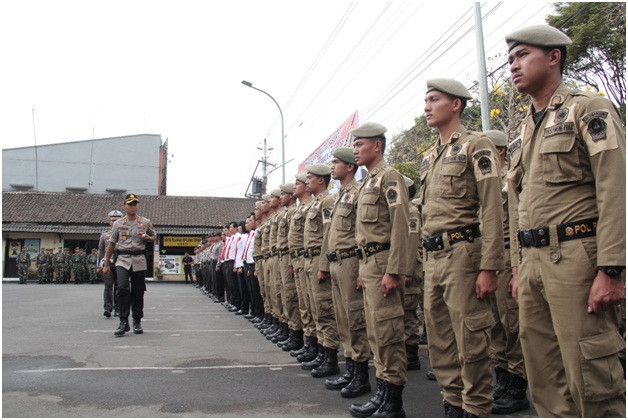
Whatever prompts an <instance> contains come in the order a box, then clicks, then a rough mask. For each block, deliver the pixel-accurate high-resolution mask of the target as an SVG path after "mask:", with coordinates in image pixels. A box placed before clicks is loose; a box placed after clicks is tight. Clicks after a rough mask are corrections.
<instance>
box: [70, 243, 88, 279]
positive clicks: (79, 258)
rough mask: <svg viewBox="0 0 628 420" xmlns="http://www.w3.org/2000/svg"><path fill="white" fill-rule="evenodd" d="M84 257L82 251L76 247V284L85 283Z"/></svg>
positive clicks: (73, 266)
mask: <svg viewBox="0 0 628 420" xmlns="http://www.w3.org/2000/svg"><path fill="white" fill-rule="evenodd" d="M83 265H84V263H83V255H82V254H81V249H80V248H79V247H76V248H75V249H74V255H73V256H72V270H73V271H74V284H81V283H83V282H84V281H85V274H84V272H83Z"/></svg>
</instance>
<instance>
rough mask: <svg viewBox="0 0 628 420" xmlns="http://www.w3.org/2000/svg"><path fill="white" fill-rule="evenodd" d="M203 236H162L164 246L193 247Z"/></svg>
mask: <svg viewBox="0 0 628 420" xmlns="http://www.w3.org/2000/svg"><path fill="white" fill-rule="evenodd" d="M202 240H203V238H202V237H201V236H164V237H163V244H164V247H181V248H194V247H195V246H197V245H198V244H199V243H200V242H201V241H202Z"/></svg>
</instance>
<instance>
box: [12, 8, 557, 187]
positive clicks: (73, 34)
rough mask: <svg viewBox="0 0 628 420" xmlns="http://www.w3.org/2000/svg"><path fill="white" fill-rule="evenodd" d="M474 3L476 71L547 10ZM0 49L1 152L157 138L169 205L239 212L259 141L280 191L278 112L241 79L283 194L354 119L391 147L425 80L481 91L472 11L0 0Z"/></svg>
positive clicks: (274, 123)
mask: <svg viewBox="0 0 628 420" xmlns="http://www.w3.org/2000/svg"><path fill="white" fill-rule="evenodd" d="M480 4H481V10H482V17H483V23H482V27H483V33H484V46H485V50H486V57H487V60H488V61H489V63H488V64H487V66H488V70H489V71H490V70H491V69H492V68H494V67H495V66H496V65H499V64H501V63H503V62H505V58H494V57H496V56H497V55H498V54H504V56H505V53H506V44H505V42H504V37H505V35H506V34H508V33H510V32H512V31H515V30H517V29H519V28H521V27H525V26H529V25H533V24H542V23H545V16H546V15H547V14H549V13H552V11H553V9H552V7H551V3H547V2H538V1H537V2H515V1H508V2H504V3H499V2H493V1H488V2H482V3H480ZM0 39H2V40H3V42H2V49H1V51H2V57H3V61H4V63H5V64H4V66H3V68H2V71H1V72H0V92H1V94H0V121H1V123H0V138H1V139H2V141H1V143H2V148H3V149H6V148H13V147H25V146H32V145H34V144H35V141H36V142H37V145H43V144H54V143H63V142H69V141H79V140H89V139H92V138H106V137H115V136H126V135H132V134H142V133H149V134H160V135H161V136H162V139H163V140H166V139H168V152H169V155H170V156H169V164H168V180H167V189H168V194H169V195H187V196H219V197H243V196H244V194H245V192H246V190H247V186H248V184H249V181H250V179H251V176H252V175H253V171H254V170H255V167H256V165H257V163H258V160H259V159H261V158H262V152H261V151H260V150H259V149H258V148H261V147H262V144H263V141H264V139H266V140H267V145H268V147H269V148H272V150H271V151H270V152H269V158H268V160H269V161H270V162H271V163H273V164H275V165H277V169H275V170H273V171H272V172H271V173H270V174H269V179H268V187H269V189H273V188H277V187H278V185H279V184H280V183H282V170H281V168H280V166H281V159H282V158H281V122H280V121H281V120H280V117H279V111H278V109H277V106H276V105H275V104H274V103H273V101H272V100H271V99H270V98H269V97H267V96H266V95H264V94H262V93H260V92H258V91H255V90H253V89H250V88H248V87H246V86H244V85H242V84H241V81H242V80H247V81H250V82H251V83H253V86H255V87H257V88H259V89H262V90H264V91H266V92H268V93H269V94H270V95H272V96H273V97H274V98H275V100H276V101H277V102H278V103H279V105H280V106H281V108H282V111H283V114H284V126H285V130H284V132H285V137H284V147H285V160H286V166H285V174H286V182H292V181H293V180H294V174H295V173H296V171H297V166H298V164H299V163H300V162H302V161H303V160H304V159H305V158H306V157H307V156H308V155H309V154H310V153H311V152H312V151H314V149H316V147H317V146H318V145H319V144H321V143H322V142H323V141H324V140H325V139H326V138H327V137H328V136H329V135H330V134H331V133H332V132H333V131H334V130H335V129H336V128H337V127H338V126H339V125H340V124H341V123H342V122H343V121H344V120H345V119H346V118H347V117H349V116H350V115H351V114H352V113H353V112H354V111H356V110H357V111H358V115H359V121H360V123H364V122H366V121H374V122H379V123H381V124H384V125H385V126H386V127H387V128H388V133H387V134H388V136H389V137H390V136H392V135H394V134H397V133H399V132H401V131H403V130H405V129H408V128H410V127H411V126H412V125H413V121H414V118H416V117H419V116H420V115H422V114H423V102H424V100H423V99H424V96H425V90H426V87H425V85H426V81H427V80H428V79H432V78H440V77H446V78H455V79H457V80H459V81H461V82H462V83H464V84H465V85H467V86H471V85H472V84H473V83H474V82H475V81H477V79H478V76H477V75H478V65H477V55H476V54H477V53H476V33H475V29H474V15H473V3H472V2H470V1H455V2H454V1H439V2H435V1H426V2H418V1H393V2H387V1H359V2H356V1H353V2H351V1H344V0H335V1H329V0H318V1H301V0H286V1H279V0H277V1H270V0H256V1H244V0H228V1H227V0H224V1H214V0H203V1H201V0H177V1H160V0H151V1H128V0H127V1H118V0H113V1H111V0H110V1H91V0H80V1H68V0H55V1H49V0H5V1H3V2H2V3H1V4H0ZM491 66H492V67H491ZM33 110H34V111H33ZM116 153H124V151H123V150H112V151H111V159H112V160H115V155H116ZM271 169H272V168H271ZM256 175H257V176H260V175H261V168H258V169H257V173H256Z"/></svg>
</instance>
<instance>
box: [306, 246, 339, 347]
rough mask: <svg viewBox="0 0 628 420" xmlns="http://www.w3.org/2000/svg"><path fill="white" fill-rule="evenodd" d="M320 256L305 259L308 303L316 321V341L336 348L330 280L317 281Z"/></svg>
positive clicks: (335, 327)
mask: <svg viewBox="0 0 628 420" xmlns="http://www.w3.org/2000/svg"><path fill="white" fill-rule="evenodd" d="M320 258H321V256H320V255H317V256H315V257H312V258H306V259H305V275H306V276H307V282H308V286H309V287H310V292H311V296H310V304H311V305H312V313H313V314H314V320H315V321H316V335H317V336H318V343H319V344H322V345H323V347H326V348H328V349H337V348H338V347H339V346H340V338H339V337H338V327H337V325H336V318H335V316H334V304H333V302H332V297H331V280H330V279H327V280H325V281H324V282H322V283H319V282H318V278H317V275H318V269H319V261H320Z"/></svg>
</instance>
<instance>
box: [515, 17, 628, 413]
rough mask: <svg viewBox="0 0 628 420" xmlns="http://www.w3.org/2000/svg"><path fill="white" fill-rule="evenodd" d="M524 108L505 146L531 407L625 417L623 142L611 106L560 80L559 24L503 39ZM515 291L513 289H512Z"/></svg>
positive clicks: (562, 48)
mask: <svg viewBox="0 0 628 420" xmlns="http://www.w3.org/2000/svg"><path fill="white" fill-rule="evenodd" d="M506 42H507V44H508V50H509V57H508V62H509V63H510V72H511V78H512V82H513V84H514V86H515V88H516V89H517V90H518V91H519V92H521V93H526V94H528V95H529V96H530V99H531V100H532V106H531V107H530V110H529V111H528V114H527V115H526V117H525V118H524V119H523V120H522V121H521V122H520V124H519V125H518V127H516V128H515V130H514V133H513V135H511V136H510V137H511V138H512V139H514V140H513V141H512V142H511V143H510V145H509V149H510V169H509V172H508V205H509V209H510V242H511V244H515V243H516V241H517V240H518V241H519V247H514V246H513V247H511V262H512V267H513V268H512V270H513V296H515V295H516V293H517V289H518V298H519V322H520V325H519V328H520V339H521V347H522V348H523V355H524V359H525V364H526V373H527V375H528V381H529V384H530V391H531V394H532V401H533V402H534V406H535V408H536V411H537V412H538V414H539V415H540V416H542V417H554V416H556V417H580V416H583V417H622V418H623V417H625V416H626V394H625V390H626V383H625V379H624V375H623V370H622V368H621V365H620V362H619V358H618V353H619V351H620V350H622V349H624V347H625V341H624V340H623V339H622V338H621V336H620V335H619V332H618V320H617V311H616V310H615V308H614V306H613V305H616V304H618V303H619V302H621V301H622V300H624V299H625V282H624V280H622V277H621V274H622V272H623V270H624V268H625V264H626V236H625V235H626V137H625V133H624V131H623V129H622V125H621V120H620V116H619V115H618V113H617V111H616V110H615V107H614V106H613V104H612V103H611V102H610V101H609V100H607V99H605V98H603V97H601V96H599V95H597V94H595V93H587V92H581V91H577V90H572V89H569V88H568V87H567V86H565V85H564V84H563V82H562V69H563V65H564V61H565V53H566V46H567V45H569V44H571V40H570V39H569V38H568V37H567V36H566V35H565V34H563V33H562V32H560V31H559V30H558V29H556V28H552V27H550V26H546V25H538V26H532V27H528V28H524V29H520V30H519V31H516V32H513V33H511V34H510V35H508V36H506ZM517 286H518V287H517Z"/></svg>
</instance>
